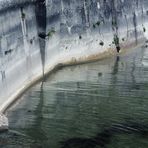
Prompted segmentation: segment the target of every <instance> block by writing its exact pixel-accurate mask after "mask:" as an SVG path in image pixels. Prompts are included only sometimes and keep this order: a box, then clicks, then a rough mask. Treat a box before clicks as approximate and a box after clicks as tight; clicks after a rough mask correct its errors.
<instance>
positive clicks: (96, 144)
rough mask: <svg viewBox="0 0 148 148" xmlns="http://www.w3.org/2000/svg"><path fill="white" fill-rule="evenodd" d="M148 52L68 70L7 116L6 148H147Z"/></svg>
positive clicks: (134, 52)
mask: <svg viewBox="0 0 148 148" xmlns="http://www.w3.org/2000/svg"><path fill="white" fill-rule="evenodd" d="M146 50H148V49H141V48H138V49H135V50H132V51H130V52H128V53H126V54H124V55H120V56H116V57H113V58H110V59H106V60H101V61H98V62H95V63H89V64H84V65H77V66H71V67H66V68H62V69H60V70H58V71H57V72H55V73H53V74H51V75H50V76H49V77H47V78H46V79H45V80H44V81H43V82H40V83H38V84H36V85H35V86H33V87H32V88H31V89H29V90H28V91H27V92H26V93H25V94H24V95H23V96H22V97H21V99H20V100H19V101H17V103H16V104H14V105H13V107H11V108H10V109H9V110H8V112H7V116H8V118H9V122H10V130H9V131H8V132H6V133H2V134H0V145H1V146H0V147H4V148H148V66H147V65H148V64H147V63H148V60H147V57H146V56H145V55H146V52H147V51H146Z"/></svg>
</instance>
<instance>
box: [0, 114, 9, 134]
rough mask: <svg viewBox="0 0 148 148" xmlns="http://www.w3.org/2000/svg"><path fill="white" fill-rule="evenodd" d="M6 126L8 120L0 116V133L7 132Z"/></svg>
mask: <svg viewBox="0 0 148 148" xmlns="http://www.w3.org/2000/svg"><path fill="white" fill-rule="evenodd" d="M8 126H9V123H8V118H7V117H6V116H5V115H3V114H0V132H3V131H7V130H8Z"/></svg>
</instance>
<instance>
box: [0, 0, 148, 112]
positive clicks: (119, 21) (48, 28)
mask: <svg viewBox="0 0 148 148" xmlns="http://www.w3.org/2000/svg"><path fill="white" fill-rule="evenodd" d="M147 20H148V1H147V0H130V1H129V0H79V1H76V0H46V1H45V0H37V1H35V0H32V1H30V0H22V1H20V0H0V22H1V27H0V110H1V111H4V110H5V109H6V108H7V107H8V105H9V104H11V103H12V101H13V100H14V99H15V98H16V97H17V96H18V95H20V94H21V93H23V91H24V90H25V89H26V88H27V87H28V86H30V85H31V84H32V83H33V82H35V81H36V80H38V79H39V78H41V77H42V76H43V74H46V73H47V72H49V71H51V70H53V69H54V68H55V67H56V66H57V65H59V64H77V63H80V62H86V61H92V60H97V59H101V58H104V57H106V56H112V55H113V56H115V55H116V54H118V52H124V51H125V49H129V48H131V47H132V48H134V47H136V46H141V44H144V43H145V40H146V39H147V37H148V21H147Z"/></svg>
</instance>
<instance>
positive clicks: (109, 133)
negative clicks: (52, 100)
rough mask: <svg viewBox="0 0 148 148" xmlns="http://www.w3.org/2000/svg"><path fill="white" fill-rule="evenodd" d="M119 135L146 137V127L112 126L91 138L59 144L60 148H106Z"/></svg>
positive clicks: (147, 129) (147, 132) (147, 133)
mask: <svg viewBox="0 0 148 148" xmlns="http://www.w3.org/2000/svg"><path fill="white" fill-rule="evenodd" d="M120 134H137V135H138V136H141V137H147V136H148V126H145V125H143V124H139V123H128V124H113V125H112V126H111V127H110V128H108V129H105V130H104V131H102V132H101V133H98V134H97V135H96V136H95V137H93V138H72V139H69V140H66V141H64V142H61V145H62V146H61V148H96V146H97V147H100V148H107V145H108V144H109V143H111V140H112V138H113V137H114V136H116V135H120Z"/></svg>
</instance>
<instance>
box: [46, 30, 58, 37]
mask: <svg viewBox="0 0 148 148" xmlns="http://www.w3.org/2000/svg"><path fill="white" fill-rule="evenodd" d="M55 32H56V31H55V30H54V29H53V28H52V29H51V30H50V31H49V32H48V33H47V35H46V36H47V37H48V38H50V37H52V35H53V34H55Z"/></svg>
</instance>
